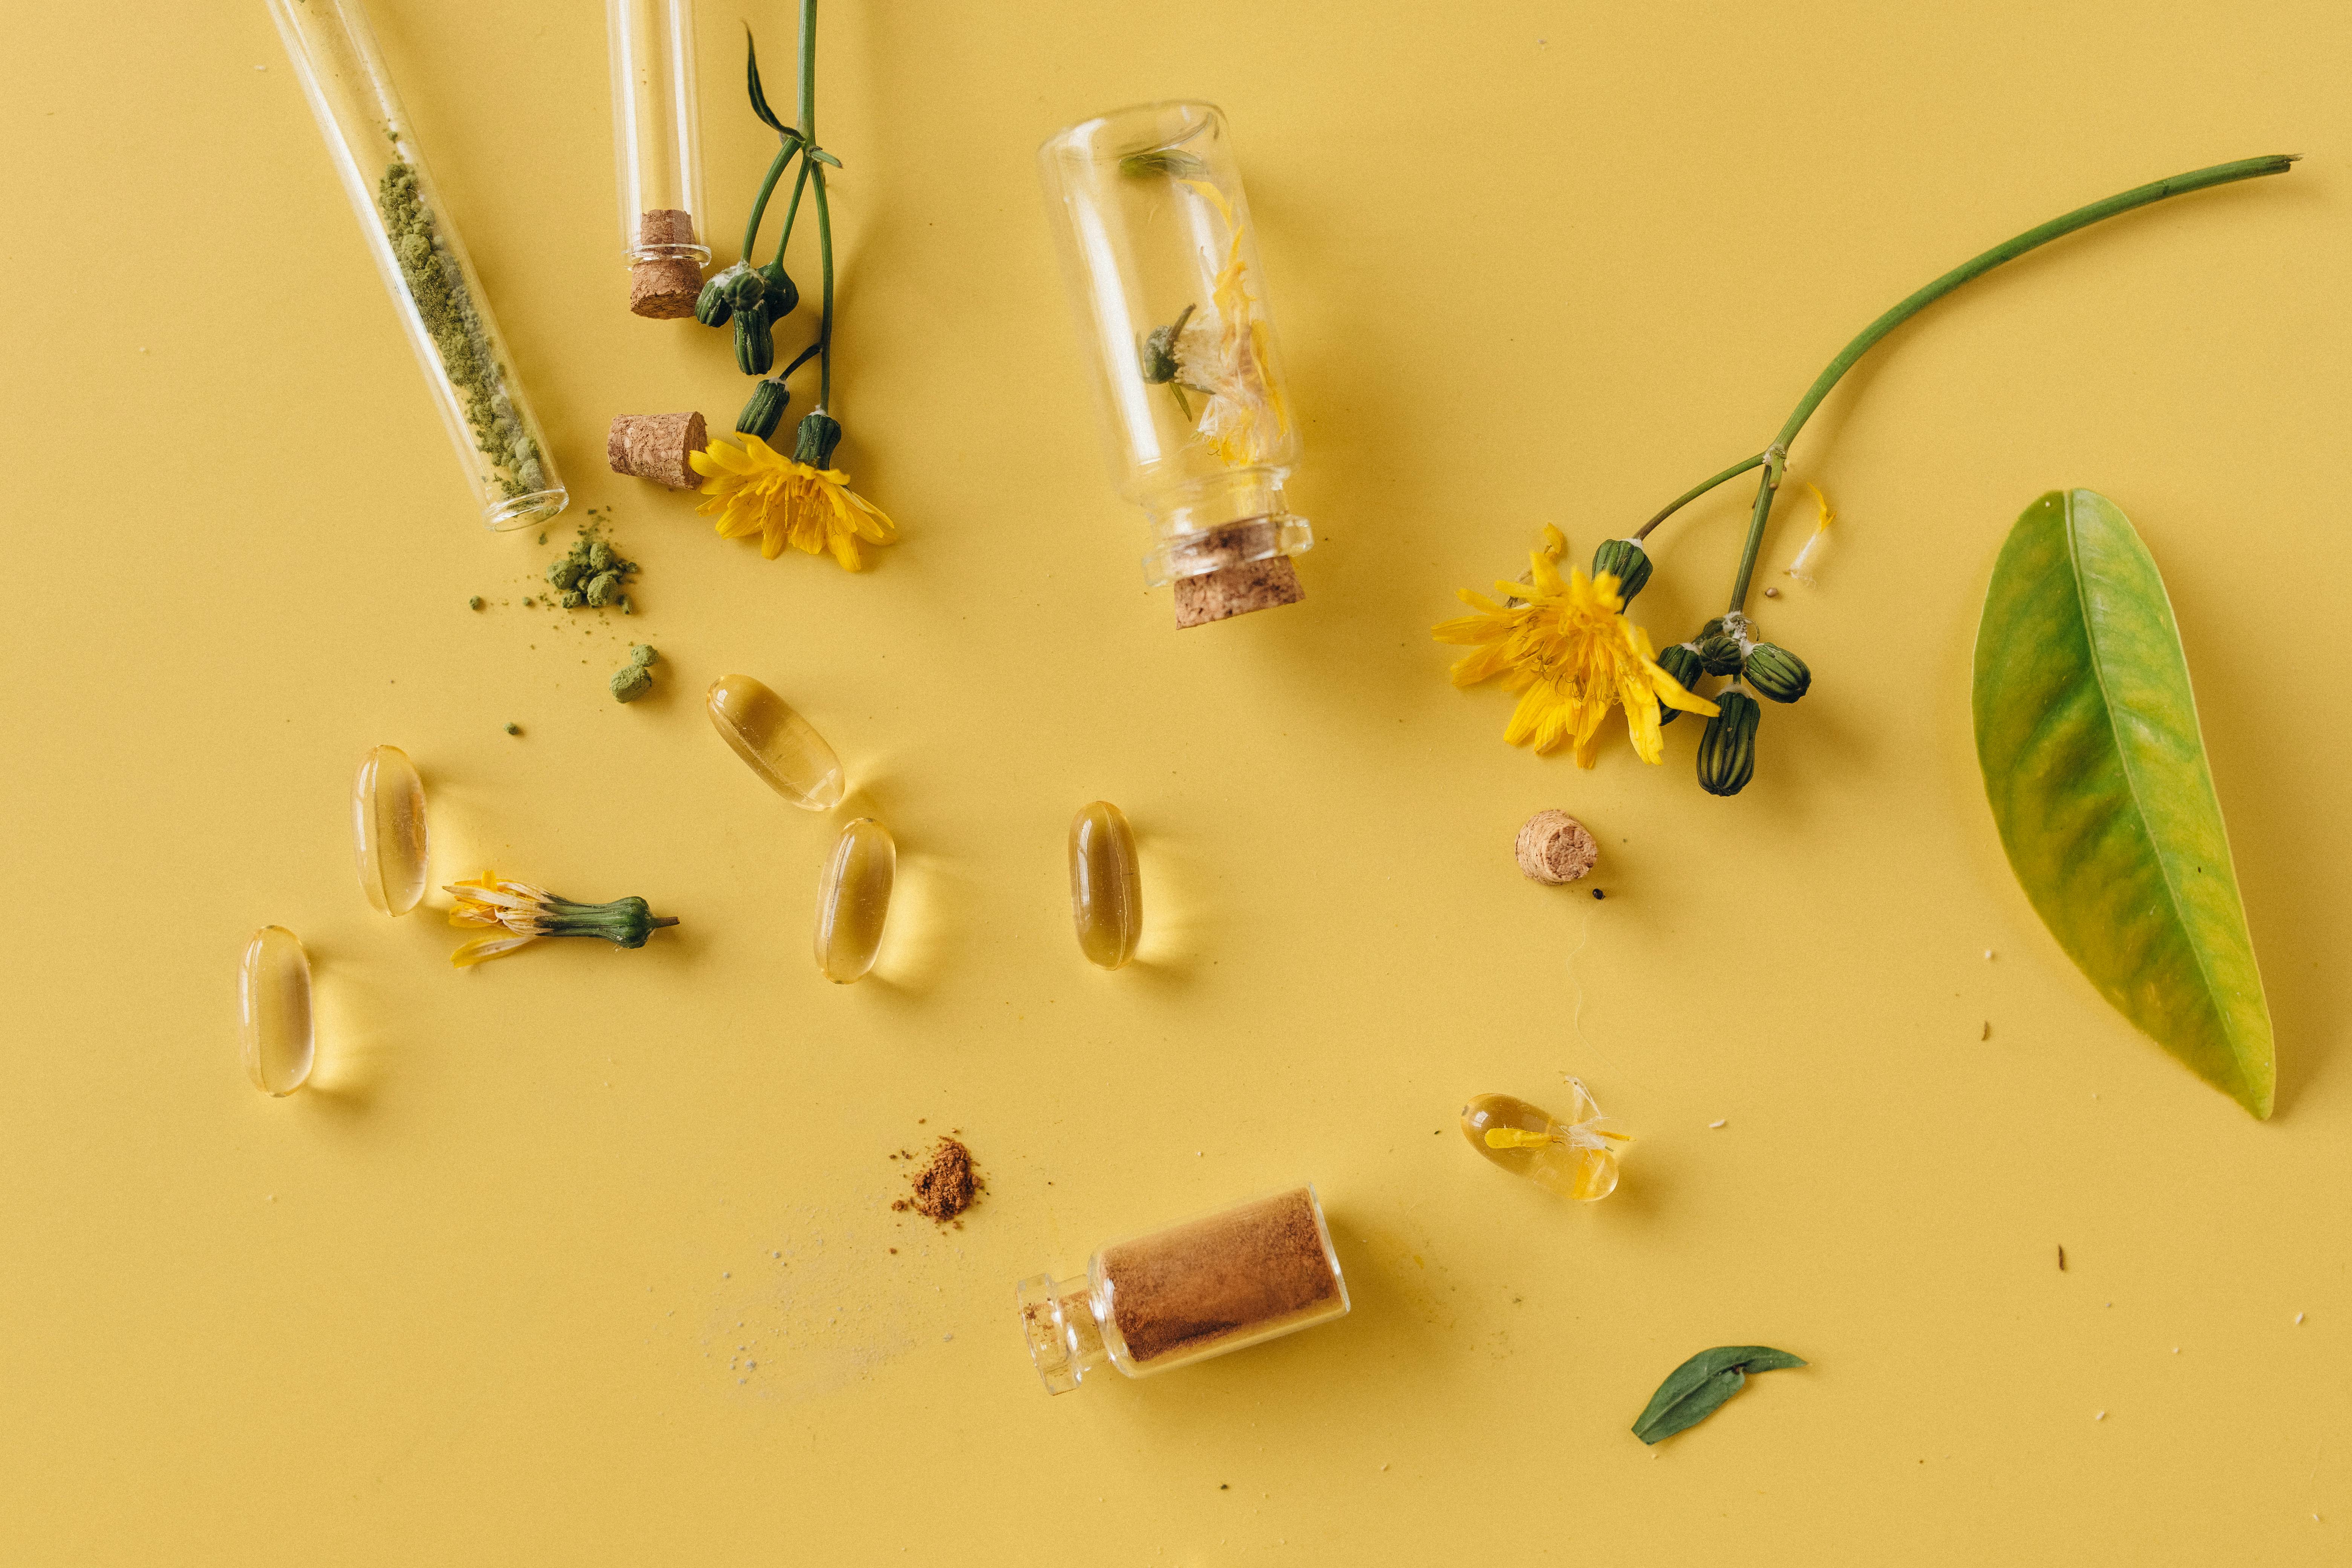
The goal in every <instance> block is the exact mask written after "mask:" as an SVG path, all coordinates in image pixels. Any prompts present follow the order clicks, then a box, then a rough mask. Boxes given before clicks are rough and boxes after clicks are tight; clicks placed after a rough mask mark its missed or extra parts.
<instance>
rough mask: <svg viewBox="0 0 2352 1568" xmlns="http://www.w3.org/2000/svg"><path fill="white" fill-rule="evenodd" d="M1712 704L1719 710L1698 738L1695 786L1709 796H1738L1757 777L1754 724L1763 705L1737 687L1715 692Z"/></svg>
mask: <svg viewBox="0 0 2352 1568" xmlns="http://www.w3.org/2000/svg"><path fill="white" fill-rule="evenodd" d="M1715 701H1716V706H1717V707H1718V708H1720V709H1721V710H1722V711H1721V712H1719V713H1717V715H1716V716H1715V717H1714V718H1712V719H1709V720H1708V721H1706V734H1704V735H1701V736H1700V737H1699V739H1698V787H1699V788H1701V789H1703V790H1705V791H1706V793H1707V794H1709V795H1738V793H1739V792H1740V791H1741V790H1744V789H1746V788H1747V787H1748V780H1749V779H1751V778H1754V777H1755V776H1756V721H1758V720H1759V719H1760V718H1761V717H1762V716H1763V713H1764V705H1763V704H1762V703H1760V702H1759V701H1757V700H1756V699H1754V698H1753V697H1750V696H1748V693H1746V692H1745V691H1742V690H1740V689H1738V687H1736V686H1735V687H1733V688H1732V689H1730V690H1728V691H1719V692H1717V693H1716V698H1715Z"/></svg>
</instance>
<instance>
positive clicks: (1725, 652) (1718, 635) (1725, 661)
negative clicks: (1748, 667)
mask: <svg viewBox="0 0 2352 1568" xmlns="http://www.w3.org/2000/svg"><path fill="white" fill-rule="evenodd" d="M1708 625H1710V626H1721V625H1722V623H1721V622H1719V621H1710V622H1709V623H1708ZM1698 662H1699V668H1702V669H1704V670H1706V672H1707V673H1708V674H1709V675H1738V673H1739V644H1738V641H1737V640H1735V639H1734V638H1733V637H1732V636H1731V634H1730V633H1728V632H1726V631H1719V630H1718V631H1714V632H1710V633H1708V634H1707V635H1706V636H1705V637H1700V638H1699V639H1698Z"/></svg>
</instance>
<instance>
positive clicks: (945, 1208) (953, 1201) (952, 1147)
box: [890, 1138, 988, 1225]
mask: <svg viewBox="0 0 2352 1568" xmlns="http://www.w3.org/2000/svg"><path fill="white" fill-rule="evenodd" d="M910 1179H911V1180H912V1181H913V1182H914V1184H915V1195H914V1196H912V1197H908V1198H900V1199H899V1200H898V1202H897V1203H895V1204H892V1205H890V1206H891V1207H892V1208H893V1209H896V1210H899V1211H902V1212H903V1211H905V1210H907V1209H912V1210H914V1211H915V1212H916V1213H917V1214H919V1215H922V1216H923V1217H924V1218H925V1219H928V1220H929V1221H931V1222H932V1223H934V1224H936V1225H946V1224H948V1223H949V1222H950V1221H952V1220H954V1219H955V1218H956V1216H957V1215H961V1214H962V1213H963V1211H964V1210H966V1209H968V1208H970V1207H971V1205H973V1204H975V1203H978V1202H979V1201H980V1194H982V1193H983V1192H985V1191H987V1190H988V1184H987V1183H986V1182H984V1181H982V1179H981V1174H980V1170H979V1168H978V1167H977V1166H975V1165H974V1164H973V1163H972V1159H971V1150H970V1149H967V1148H966V1147H964V1145H963V1142H962V1141H961V1139H957V1138H942V1139H940V1142H939V1145H938V1146H937V1147H936V1148H934V1149H933V1150H932V1151H931V1156H930V1158H929V1159H928V1160H926V1161H924V1162H923V1167H922V1169H921V1170H919V1171H917V1172H916V1173H914V1175H913V1177H912V1178H910Z"/></svg>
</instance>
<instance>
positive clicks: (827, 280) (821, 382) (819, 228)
mask: <svg viewBox="0 0 2352 1568" xmlns="http://www.w3.org/2000/svg"><path fill="white" fill-rule="evenodd" d="M806 3H807V5H808V8H809V10H810V12H811V13H812V14H814V12H815V10H816V0H806ZM816 245H817V255H818V257H819V258H821V264H822V265H823V267H824V315H823V316H822V317H821V318H819V320H818V322H817V329H816V346H817V360H816V364H817V393H816V405H817V406H818V407H819V408H822V409H824V410H825V411H826V412H828V413H830V412H831V411H832V409H833V209H832V208H831V207H829V206H827V205H825V200H824V169H823V168H819V169H818V170H817V172H816Z"/></svg>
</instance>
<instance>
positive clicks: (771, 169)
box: [743, 142, 800, 267]
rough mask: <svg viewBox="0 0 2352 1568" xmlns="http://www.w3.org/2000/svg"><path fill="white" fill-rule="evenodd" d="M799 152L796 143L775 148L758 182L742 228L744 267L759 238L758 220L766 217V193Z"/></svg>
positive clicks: (749, 263)
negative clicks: (771, 160)
mask: <svg viewBox="0 0 2352 1568" xmlns="http://www.w3.org/2000/svg"><path fill="white" fill-rule="evenodd" d="M799 151H800V143H799V142H785V143H784V144H783V145H782V146H781V147H779V148H777V149H776V156H775V161H774V162H772V163H770V164H769V165H768V177H767V178H766V179H764V180H761V182H760V195H759V196H758V197H757V198H756V199H754V200H753V202H752V203H751V222H750V223H747V224H745V225H744V226H743V265H744V266H746V267H749V266H750V265H751V247H752V246H753V245H754V244H756V243H758V241H759V238H760V220H761V218H763V217H766V216H768V193H769V192H771V191H772V190H774V189H775V188H776V182H777V181H778V180H781V179H782V178H783V177H784V169H785V167H786V166H787V165H789V164H790V163H792V161H793V153H797V152H799Z"/></svg>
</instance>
